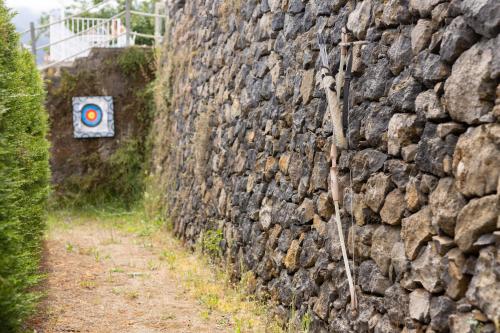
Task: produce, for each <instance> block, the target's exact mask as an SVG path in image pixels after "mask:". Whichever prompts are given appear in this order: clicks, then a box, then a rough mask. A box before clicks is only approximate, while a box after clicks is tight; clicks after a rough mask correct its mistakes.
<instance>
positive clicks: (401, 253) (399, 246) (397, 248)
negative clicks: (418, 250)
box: [391, 242, 409, 280]
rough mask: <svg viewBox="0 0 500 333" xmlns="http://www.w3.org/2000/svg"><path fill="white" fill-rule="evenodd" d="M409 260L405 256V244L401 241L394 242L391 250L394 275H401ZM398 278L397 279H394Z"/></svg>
mask: <svg viewBox="0 0 500 333" xmlns="http://www.w3.org/2000/svg"><path fill="white" fill-rule="evenodd" d="M408 265H409V260H408V258H406V254H405V245H404V243H403V242H396V243H394V245H393V247H392V250H391V266H392V268H394V271H395V273H396V277H402V275H403V273H405V272H406V270H407V269H408ZM396 280H399V279H396Z"/></svg>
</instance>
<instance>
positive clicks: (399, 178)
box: [384, 159, 415, 190]
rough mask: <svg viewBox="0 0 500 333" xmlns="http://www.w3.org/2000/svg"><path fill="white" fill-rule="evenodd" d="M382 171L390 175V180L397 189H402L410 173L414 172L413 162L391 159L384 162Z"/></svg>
mask: <svg viewBox="0 0 500 333" xmlns="http://www.w3.org/2000/svg"><path fill="white" fill-rule="evenodd" d="M384 171H385V172H386V173H388V174H390V175H391V180H392V182H393V183H394V184H396V186H397V187H399V189H401V190H404V188H405V187H406V185H407V184H408V181H409V180H410V175H413V174H415V167H414V165H413V164H409V163H406V162H403V161H401V160H396V159H392V160H388V161H386V162H385V164H384Z"/></svg>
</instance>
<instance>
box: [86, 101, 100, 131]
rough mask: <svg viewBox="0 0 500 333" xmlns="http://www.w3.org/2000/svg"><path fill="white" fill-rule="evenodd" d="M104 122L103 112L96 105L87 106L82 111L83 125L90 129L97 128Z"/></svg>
mask: <svg viewBox="0 0 500 333" xmlns="http://www.w3.org/2000/svg"><path fill="white" fill-rule="evenodd" d="M101 121H102V110H101V108H100V107H99V106H97V105H95V104H87V105H85V106H84V107H83V109H82V123H83V124H84V125H85V126H88V127H96V126H97V125H99V124H100V123H101Z"/></svg>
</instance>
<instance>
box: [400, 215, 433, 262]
mask: <svg viewBox="0 0 500 333" xmlns="http://www.w3.org/2000/svg"><path fill="white" fill-rule="evenodd" d="M401 224H402V228H401V238H402V239H403V241H404V243H405V250H406V256H407V257H408V258H409V259H411V260H413V259H415V258H416V257H417V255H418V252H419V250H420V249H421V248H422V246H423V245H424V244H425V243H426V242H427V241H429V240H431V238H432V236H433V235H434V234H435V231H434V229H433V228H432V213H431V209H430V207H429V206H425V207H424V208H422V209H421V210H420V211H418V212H417V213H415V214H413V215H411V216H409V217H407V218H404V219H403V220H402V223H401Z"/></svg>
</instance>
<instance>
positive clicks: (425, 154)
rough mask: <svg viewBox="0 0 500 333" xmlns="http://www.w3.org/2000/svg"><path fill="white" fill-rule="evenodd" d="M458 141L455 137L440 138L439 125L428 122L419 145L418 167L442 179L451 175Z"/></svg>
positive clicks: (416, 159) (416, 160)
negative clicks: (438, 133)
mask: <svg viewBox="0 0 500 333" xmlns="http://www.w3.org/2000/svg"><path fill="white" fill-rule="evenodd" d="M457 139H458V138H457V137H456V136H455V135H448V136H447V137H446V138H444V139H442V138H440V137H439V136H438V135H437V125H435V124H433V123H431V122H427V123H426V124H425V128H424V132H423V133H422V137H421V139H420V142H419V144H418V149H417V154H416V156H415V164H416V166H417V167H418V168H419V169H420V170H422V171H424V172H429V173H432V174H434V175H437V176H440V177H444V176H445V175H446V174H449V173H451V167H452V166H451V164H452V156H453V152H454V150H455V145H456V143H457Z"/></svg>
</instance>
